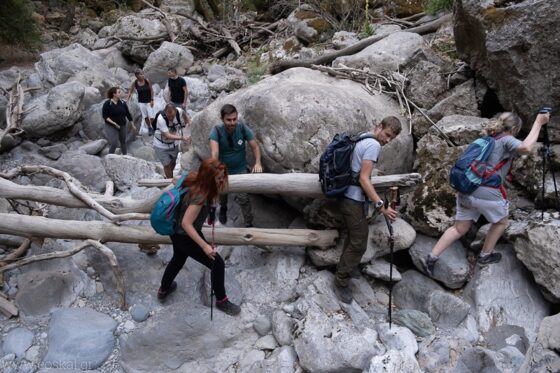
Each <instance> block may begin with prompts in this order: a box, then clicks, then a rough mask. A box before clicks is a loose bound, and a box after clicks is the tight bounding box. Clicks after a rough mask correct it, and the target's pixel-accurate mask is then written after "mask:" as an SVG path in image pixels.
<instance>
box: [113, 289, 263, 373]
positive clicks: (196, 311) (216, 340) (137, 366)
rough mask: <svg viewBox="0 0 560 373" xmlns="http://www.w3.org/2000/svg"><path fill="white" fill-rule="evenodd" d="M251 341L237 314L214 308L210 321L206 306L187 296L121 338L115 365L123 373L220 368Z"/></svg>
mask: <svg viewBox="0 0 560 373" xmlns="http://www.w3.org/2000/svg"><path fill="white" fill-rule="evenodd" d="M257 339H258V335H257V333H255V332H254V331H253V330H252V328H245V327H244V322H243V321H242V320H241V318H240V317H230V316H227V315H226V314H224V313H223V312H219V311H216V310H215V311H214V320H213V321H210V308H209V307H204V306H201V305H200V304H198V303H196V302H193V301H192V300H191V299H188V300H186V301H182V302H177V303H174V304H171V305H166V307H165V308H163V309H161V310H160V311H159V312H157V313H156V314H155V315H154V316H152V317H151V318H150V319H149V320H148V321H147V322H145V323H142V324H140V325H139V326H138V327H137V328H136V329H135V330H134V332H133V333H131V334H129V336H128V338H126V339H121V341H120V346H121V366H122V367H123V368H124V370H125V371H127V372H173V371H177V370H183V371H186V372H187V371H188V372H194V371H201V370H202V371H214V372H224V371H226V370H227V368H228V367H230V366H232V365H233V364H235V363H237V362H238V361H240V360H241V358H242V356H243V355H244V354H245V353H246V351H249V349H250V346H252V345H253V344H254V343H255V341H256V340H257ZM179 341H180V342H179ZM146 346H149V348H146ZM263 357H264V354H263ZM203 367H204V368H203Z"/></svg>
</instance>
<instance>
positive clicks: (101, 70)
mask: <svg viewBox="0 0 560 373" xmlns="http://www.w3.org/2000/svg"><path fill="white" fill-rule="evenodd" d="M35 70H37V72H38V74H39V76H40V78H41V80H42V81H43V82H44V83H45V84H48V85H50V86H56V85H59V84H63V83H66V82H67V81H68V80H71V79H72V80H77V81H79V82H81V83H82V84H84V85H85V86H93V87H95V88H97V89H99V90H100V91H101V92H105V91H106V90H107V89H108V88H110V87H112V86H117V85H118V83H119V80H118V79H116V78H115V77H114V76H113V73H112V72H111V71H110V70H109V69H108V68H107V65H106V64H105V62H104V61H103V60H102V59H101V58H100V57H99V56H98V55H96V54H95V53H93V52H91V51H90V50H88V49H87V48H84V47H83V46H82V45H80V44H70V45H69V46H67V47H65V48H60V49H53V50H50V51H48V52H44V53H41V59H40V60H39V62H37V63H35Z"/></svg>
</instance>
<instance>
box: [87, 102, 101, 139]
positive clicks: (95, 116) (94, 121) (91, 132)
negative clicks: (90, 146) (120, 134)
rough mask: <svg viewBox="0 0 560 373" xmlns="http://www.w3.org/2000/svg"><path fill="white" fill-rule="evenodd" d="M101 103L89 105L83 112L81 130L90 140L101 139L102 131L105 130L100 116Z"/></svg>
mask: <svg viewBox="0 0 560 373" xmlns="http://www.w3.org/2000/svg"><path fill="white" fill-rule="evenodd" d="M102 109H103V102H100V103H98V104H94V105H91V106H90V107H89V109H87V110H86V111H85V112H84V115H83V118H82V129H83V131H84V133H85V134H86V136H87V137H88V138H89V139H90V140H97V139H101V138H103V130H104V129H105V121H104V120H103V116H102V114H101V112H102Z"/></svg>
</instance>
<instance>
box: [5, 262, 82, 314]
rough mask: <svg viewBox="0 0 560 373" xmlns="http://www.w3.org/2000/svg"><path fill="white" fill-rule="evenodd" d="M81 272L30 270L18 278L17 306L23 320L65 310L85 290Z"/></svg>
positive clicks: (74, 270)
mask: <svg viewBox="0 0 560 373" xmlns="http://www.w3.org/2000/svg"><path fill="white" fill-rule="evenodd" d="M83 280H84V278H83V273H80V272H79V271H77V270H76V269H73V270H72V271H67V270H64V269H60V270H54V269H53V270H43V271H39V270H33V271H28V272H25V273H23V274H21V275H19V276H18V288H19V290H18V292H17V295H16V299H15V300H16V305H17V306H18V308H19V309H20V311H21V312H22V314H23V316H25V317H34V316H43V315H48V314H49V313H50V312H51V311H53V310H54V309H55V308H57V307H68V306H70V304H72V302H74V301H75V300H76V298H77V297H78V295H79V294H80V292H81V291H82V290H83V289H84V287H85V286H84V282H83Z"/></svg>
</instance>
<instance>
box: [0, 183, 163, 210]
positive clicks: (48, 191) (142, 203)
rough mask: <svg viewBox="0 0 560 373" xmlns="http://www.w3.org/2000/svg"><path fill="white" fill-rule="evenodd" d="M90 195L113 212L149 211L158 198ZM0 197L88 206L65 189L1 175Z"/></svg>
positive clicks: (72, 206)
mask: <svg viewBox="0 0 560 373" xmlns="http://www.w3.org/2000/svg"><path fill="white" fill-rule="evenodd" d="M90 196H91V197H92V198H93V199H94V200H95V201H96V202H97V203H99V204H100V205H101V206H103V207H105V208H106V209H107V210H109V211H111V212H112V213H114V214H127V213H149V212H150V211H151V210H152V206H153V205H154V203H155V202H156V201H157V199H158V198H159V195H156V196H153V197H151V198H147V199H131V198H128V197H126V198H118V197H110V196H104V195H101V194H90ZM0 198H9V199H24V200H28V201H35V202H43V203H48V204H51V205H57V206H64V207H70V208H88V207H89V206H88V205H87V204H86V203H85V202H83V201H81V200H80V199H79V198H77V197H75V196H74V195H73V194H72V193H70V192H69V191H67V190H62V189H57V188H51V187H44V186H34V185H18V184H16V183H13V182H11V181H9V180H6V179H4V178H1V177H0Z"/></svg>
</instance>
